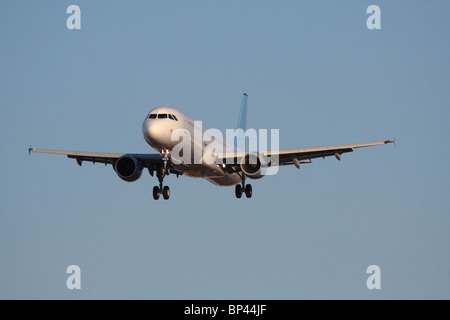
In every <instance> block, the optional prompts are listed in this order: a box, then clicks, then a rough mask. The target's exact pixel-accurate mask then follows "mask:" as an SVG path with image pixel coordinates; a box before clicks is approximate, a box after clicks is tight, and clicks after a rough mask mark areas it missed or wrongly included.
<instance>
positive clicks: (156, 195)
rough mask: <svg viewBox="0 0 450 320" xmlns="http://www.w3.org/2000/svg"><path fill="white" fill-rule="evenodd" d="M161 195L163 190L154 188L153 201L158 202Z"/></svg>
mask: <svg viewBox="0 0 450 320" xmlns="http://www.w3.org/2000/svg"><path fill="white" fill-rule="evenodd" d="M160 195H161V189H160V188H159V187H158V186H154V187H153V199H155V200H158V199H159V196H160Z"/></svg>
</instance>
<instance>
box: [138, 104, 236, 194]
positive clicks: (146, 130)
mask: <svg viewBox="0 0 450 320" xmlns="http://www.w3.org/2000/svg"><path fill="white" fill-rule="evenodd" d="M194 125H195V122H194V120H193V119H192V118H190V117H188V116H186V115H185V114H183V113H182V112H181V111H179V110H177V109H175V108H172V107H158V108H155V109H153V110H152V111H150V113H149V114H148V116H147V118H146V119H145V120H144V122H143V124H142V133H143V135H144V138H145V141H147V143H148V144H149V145H150V146H152V147H153V148H154V149H155V150H157V151H158V152H162V151H165V150H168V151H170V152H171V151H172V149H173V148H174V147H175V146H176V145H177V144H178V143H179V140H178V139H175V141H172V133H173V132H174V131H175V130H177V129H181V130H186V131H187V132H188V134H189V135H190V137H194V136H195V135H197V136H198V135H199V133H200V134H201V136H202V138H201V139H195V138H193V139H191V144H190V146H191V150H190V154H191V161H188V163H184V162H178V161H173V162H172V165H173V167H174V168H175V169H176V170H177V171H179V172H182V173H183V174H185V175H186V176H189V177H197V178H205V179H207V180H208V181H210V182H212V183H214V184H216V185H219V186H232V185H235V184H238V183H240V182H241V177H240V176H239V175H238V174H237V173H227V172H226V171H225V169H224V168H223V166H222V165H220V164H216V163H212V164H208V163H206V162H205V161H203V160H202V161H197V162H198V164H197V162H196V161H194V155H195V154H196V153H198V152H199V150H200V152H201V154H203V152H204V150H205V148H206V146H207V145H208V144H209V141H210V139H208V132H206V133H205V131H207V128H206V127H204V126H201V128H200V127H198V128H195V127H194ZM221 143H222V144H223V146H224V148H227V147H228V148H230V146H227V145H226V142H225V141H221ZM231 148H232V149H234V146H232V147H231ZM224 150H227V149H224ZM171 156H172V158H175V157H177V156H179V155H176V154H172V155H171ZM177 163H179V164H177Z"/></svg>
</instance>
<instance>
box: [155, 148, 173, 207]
mask: <svg viewBox="0 0 450 320" xmlns="http://www.w3.org/2000/svg"><path fill="white" fill-rule="evenodd" d="M161 155H162V156H163V161H164V167H163V168H160V169H159V170H158V171H157V173H156V176H157V177H158V181H159V186H154V187H153V199H155V200H158V199H159V197H160V196H161V193H162V195H163V198H164V200H168V199H169V197H170V188H169V187H168V186H164V187H163V181H164V177H165V176H166V175H168V174H169V171H168V169H167V163H168V161H169V159H170V151H169V150H167V149H165V150H163V151H161Z"/></svg>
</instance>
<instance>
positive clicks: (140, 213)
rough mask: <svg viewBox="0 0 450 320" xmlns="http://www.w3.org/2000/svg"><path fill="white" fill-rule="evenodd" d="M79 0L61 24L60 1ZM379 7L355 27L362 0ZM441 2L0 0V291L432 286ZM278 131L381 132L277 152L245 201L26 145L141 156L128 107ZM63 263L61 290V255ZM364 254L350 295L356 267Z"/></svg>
mask: <svg viewBox="0 0 450 320" xmlns="http://www.w3.org/2000/svg"><path fill="white" fill-rule="evenodd" d="M71 4H76V5H78V6H79V7H80V8H81V30H68V29H67V28H66V19H67V18H68V16H69V15H68V14H67V13H66V8H67V7H68V6H69V5H71ZM371 4H377V5H379V6H380V8H381V30H368V29H367V27H366V19H367V18H368V16H369V15H368V14H366V8H367V7H368V6H369V5H371ZM449 12H450V3H449V2H448V1H432V2H429V1H395V2H392V1H339V2H336V1H277V2H275V1H254V0H252V1H250V0H248V1H189V2H187V1H114V2H108V1H45V2H35V1H20V2H19V1H2V2H0V39H1V41H0V85H1V91H0V141H1V146H2V148H1V157H0V159H1V162H0V163H1V166H0V177H1V179H0V188H1V193H0V201H1V214H0V256H1V258H0V298H1V299H11V298H18V299H55V298H56V299H117V298H121V299H131V298H137V299H229V298H230V299H311V298H312V299H409V298H412V299H448V298H450V291H449V287H450V277H449V275H450V273H449V272H450V271H449V270H450V256H449V254H448V252H450V247H449V244H450V241H449V240H450V238H449V237H450V236H449V235H450V217H449V212H450V210H449V209H450V200H449V197H448V195H449V191H450V190H449V181H450V180H449V169H448V158H449V156H450V153H449V147H448V146H449V145H450V141H449V137H450V135H449V125H448V119H449V118H450V111H449V110H450V109H449V103H448V101H450V91H449V90H448V89H449V81H450V61H449V57H450V55H449V54H450V42H449V39H450V37H449V30H450V19H449V18H450V17H449ZM243 92H246V93H247V94H248V95H249V110H248V125H249V126H250V127H253V128H267V129H270V128H277V129H280V147H281V148H298V147H314V146H324V145H334V144H346V143H356V142H367V141H375V140H382V139H386V138H396V139H397V144H396V146H393V145H388V146H380V147H373V148H368V149H359V150H355V152H353V153H351V154H345V155H343V156H342V161H340V162H338V161H336V160H335V159H334V158H329V159H325V160H322V159H318V160H315V161H314V163H313V164H310V165H304V166H303V167H302V168H301V170H300V171H298V170H297V169H296V168H295V167H293V166H292V167H284V168H281V169H280V170H279V173H278V174H277V175H275V176H269V177H265V178H263V179H261V180H257V181H252V185H253V198H252V199H245V198H244V199H236V198H235V196H234V188H225V187H224V188H221V187H216V186H214V185H213V184H211V183H209V182H207V181H205V180H201V179H191V178H187V177H180V178H178V179H177V178H176V177H173V176H170V177H168V178H167V179H166V181H167V184H168V185H169V186H170V187H171V191H172V194H171V199H170V200H169V201H163V200H159V201H154V200H153V199H152V193H151V192H152V188H153V186H154V185H156V179H155V178H152V177H150V176H149V175H148V174H147V173H146V172H144V173H143V175H142V177H141V179H140V180H138V181H136V182H133V183H126V182H124V181H122V180H120V179H119V178H118V177H117V175H116V174H115V172H114V171H113V169H112V168H111V166H107V167H105V166H103V165H101V164H100V165H99V164H97V165H92V164H88V163H85V164H83V166H82V167H79V166H78V165H77V164H76V162H75V161H74V160H72V159H67V158H66V157H64V156H56V155H55V156H53V155H42V154H33V155H31V156H29V155H28V152H27V149H28V147H29V146H34V147H41V148H55V149H67V150H83V151H98V152H135V153H146V152H148V153H153V152H154V150H152V149H151V148H150V147H149V146H148V145H147V144H146V143H145V141H144V139H143V137H142V134H141V123H142V121H143V120H144V118H145V116H146V114H147V113H148V111H149V110H150V109H152V108H154V107H156V106H159V105H166V104H167V105H170V106H173V107H176V108H179V109H180V110H182V111H183V112H185V113H186V114H188V115H190V116H191V117H193V118H195V119H197V120H202V121H203V123H204V124H205V125H206V126H208V127H212V128H219V129H222V130H224V129H226V128H234V126H235V124H236V120H237V117H238V114H239V106H240V101H241V95H242V93H243ZM72 264H76V265H79V266H80V268H81V273H82V276H81V285H82V289H81V290H68V289H67V287H66V279H67V277H68V275H67V274H66V268H67V266H69V265H72ZM373 264H375V265H378V266H380V268H381V289H380V290H368V289H367V287H366V279H367V278H368V276H369V275H368V274H366V268H367V267H368V266H369V265H373Z"/></svg>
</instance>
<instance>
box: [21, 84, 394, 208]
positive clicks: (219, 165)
mask: <svg viewBox="0 0 450 320" xmlns="http://www.w3.org/2000/svg"><path fill="white" fill-rule="evenodd" d="M247 105H248V95H247V94H246V93H244V94H243V96H242V102H241V108H240V113H239V118H238V122H237V129H242V130H243V131H245V130H246V127H247ZM177 129H181V130H182V131H184V132H187V133H189V134H190V135H191V136H193V135H194V130H195V127H194V120H193V119H192V118H190V117H189V116H187V115H186V114H184V113H182V112H181V111H179V110H177V109H176V108H172V107H168V106H161V107H157V108H154V109H153V110H151V111H150V112H149V113H148V114H147V116H146V118H145V120H144V122H143V123H142V133H143V136H144V139H145V141H146V142H147V143H148V144H149V145H150V146H151V147H152V148H154V149H155V150H156V151H158V152H159V153H153V154H138V153H98V152H79V151H63V150H50V149H38V148H32V147H30V148H29V150H28V152H29V153H31V152H38V153H48V154H61V155H66V156H67V157H68V158H73V159H75V160H76V161H77V163H78V165H80V166H81V165H82V163H83V162H84V161H88V162H92V163H94V164H95V163H103V164H105V165H108V164H111V165H112V167H113V169H114V171H115V172H116V173H117V175H118V176H119V177H120V178H121V179H122V180H124V181H127V182H133V181H136V180H137V179H139V178H140V177H141V175H142V171H143V169H144V168H147V169H148V171H149V173H150V175H151V176H152V177H153V176H154V175H155V174H156V177H157V178H158V182H159V185H157V186H154V188H153V198H154V199H155V200H158V199H159V198H160V196H161V194H162V196H163V198H164V199H165V200H167V199H169V197H170V188H169V187H168V186H167V185H166V186H165V185H164V178H165V177H166V176H167V175H169V174H175V175H177V177H178V176H179V175H185V176H188V177H197V178H204V179H206V180H208V181H210V182H212V183H213V184H215V185H218V186H235V196H236V198H241V197H242V195H243V194H245V196H246V197H247V198H251V197H252V194H253V190H252V186H251V184H247V183H246V179H247V178H249V179H260V178H262V177H263V176H265V175H266V172H267V169H268V168H267V167H268V166H278V167H280V166H286V165H294V166H295V167H297V168H298V169H300V165H301V164H306V163H312V159H315V158H324V159H325V157H330V156H334V157H335V158H336V159H337V160H341V155H342V154H344V153H348V152H352V151H353V149H356V148H362V147H370V146H377V145H385V144H388V143H393V142H394V141H393V140H382V141H375V142H366V143H356V144H346V145H337V146H326V147H315V148H301V149H284V150H262V151H258V152H256V153H254V152H253V153H250V152H246V151H242V150H239V149H237V146H236V141H235V145H234V146H231V147H230V145H229V143H228V145H227V142H223V141H221V143H223V144H224V146H225V147H226V150H233V151H232V152H223V153H220V152H219V153H217V154H216V155H215V157H216V160H217V161H216V162H213V163H207V162H206V161H200V163H193V162H194V161H192V162H190V163H189V162H180V161H175V160H176V159H177V157H176V156H175V155H172V150H173V149H174V147H175V146H176V145H177V144H178V143H179V141H172V138H171V137H172V133H173V132H174V131H175V130H177ZM206 130H207V128H206V127H204V126H202V127H201V131H202V132H205V131H206ZM206 147H207V144H206V143H203V142H202V144H201V145H200V146H198V145H197V146H196V145H195V143H191V144H190V148H191V150H187V151H191V154H194V152H195V150H194V149H195V148H201V150H202V151H204V150H205V149H206ZM230 148H231V149H230ZM197 150H198V149H197ZM271 156H276V159H277V160H276V161H271V162H269V163H268V161H267V158H268V157H271Z"/></svg>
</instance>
